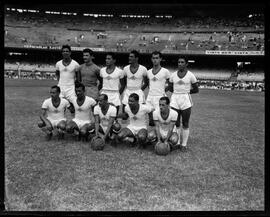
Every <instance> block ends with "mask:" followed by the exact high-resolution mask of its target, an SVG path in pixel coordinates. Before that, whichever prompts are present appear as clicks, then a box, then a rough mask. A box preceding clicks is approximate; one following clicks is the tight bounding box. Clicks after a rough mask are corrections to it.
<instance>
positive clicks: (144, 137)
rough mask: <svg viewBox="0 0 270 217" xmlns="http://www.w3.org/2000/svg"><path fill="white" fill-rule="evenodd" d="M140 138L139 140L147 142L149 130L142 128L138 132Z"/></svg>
mask: <svg viewBox="0 0 270 217" xmlns="http://www.w3.org/2000/svg"><path fill="white" fill-rule="evenodd" d="M137 137H138V140H139V142H146V140H147V130H146V129H142V130H140V131H139V132H138V135H137Z"/></svg>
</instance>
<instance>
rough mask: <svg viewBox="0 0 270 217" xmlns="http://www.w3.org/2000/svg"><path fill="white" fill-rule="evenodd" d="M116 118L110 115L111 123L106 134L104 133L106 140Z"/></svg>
mask: <svg viewBox="0 0 270 217" xmlns="http://www.w3.org/2000/svg"><path fill="white" fill-rule="evenodd" d="M115 118H116V117H112V116H110V119H109V124H108V127H107V130H106V132H105V134H104V139H105V140H106V139H107V137H108V136H109V133H110V131H111V128H112V125H113V122H114V121H115Z"/></svg>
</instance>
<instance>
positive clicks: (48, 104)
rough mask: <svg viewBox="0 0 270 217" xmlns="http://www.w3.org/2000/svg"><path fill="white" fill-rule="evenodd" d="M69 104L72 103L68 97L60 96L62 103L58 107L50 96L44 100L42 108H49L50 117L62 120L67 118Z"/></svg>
mask: <svg viewBox="0 0 270 217" xmlns="http://www.w3.org/2000/svg"><path fill="white" fill-rule="evenodd" d="M69 106H70V104H69V102H68V101H67V100H66V99H64V98H60V104H59V106H58V107H57V108H56V107H54V105H53V104H52V98H48V99H46V100H44V102H43V104H42V107H41V108H42V109H46V110H47V115H48V118H50V119H52V120H61V119H65V111H66V109H67V108H68V107H69Z"/></svg>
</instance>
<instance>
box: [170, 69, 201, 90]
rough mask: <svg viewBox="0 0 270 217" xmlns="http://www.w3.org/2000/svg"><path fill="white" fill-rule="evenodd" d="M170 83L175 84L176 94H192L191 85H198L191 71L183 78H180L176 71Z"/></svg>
mask: <svg viewBox="0 0 270 217" xmlns="http://www.w3.org/2000/svg"><path fill="white" fill-rule="evenodd" d="M170 82H172V83H173V92H174V93H190V89H191V84H194V83H196V82H197V79H196V77H195V75H194V74H193V73H192V72H191V71H187V73H186V75H185V76H184V77H183V78H179V76H178V75H177V71H176V72H174V73H172V75H171V77H170Z"/></svg>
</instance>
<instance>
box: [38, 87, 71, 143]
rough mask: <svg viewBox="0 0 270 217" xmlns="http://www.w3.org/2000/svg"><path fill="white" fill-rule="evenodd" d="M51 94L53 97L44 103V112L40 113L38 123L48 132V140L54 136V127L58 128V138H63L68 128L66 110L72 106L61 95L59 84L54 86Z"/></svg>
mask: <svg viewBox="0 0 270 217" xmlns="http://www.w3.org/2000/svg"><path fill="white" fill-rule="evenodd" d="M50 94H51V98H48V99H46V100H44V102H43V104H42V111H43V113H42V114H41V115H40V119H41V122H39V123H38V127H39V128H41V129H42V131H44V132H45V133H46V139H47V140H50V139H51V138H52V135H53V129H54V128H56V129H57V130H58V138H59V139H62V138H63V137H64V131H65V129H66V118H65V111H66V109H67V108H70V103H69V102H68V101H67V100H66V99H64V98H60V97H59V95H60V88H59V87H58V86H52V87H51V90H50Z"/></svg>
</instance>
